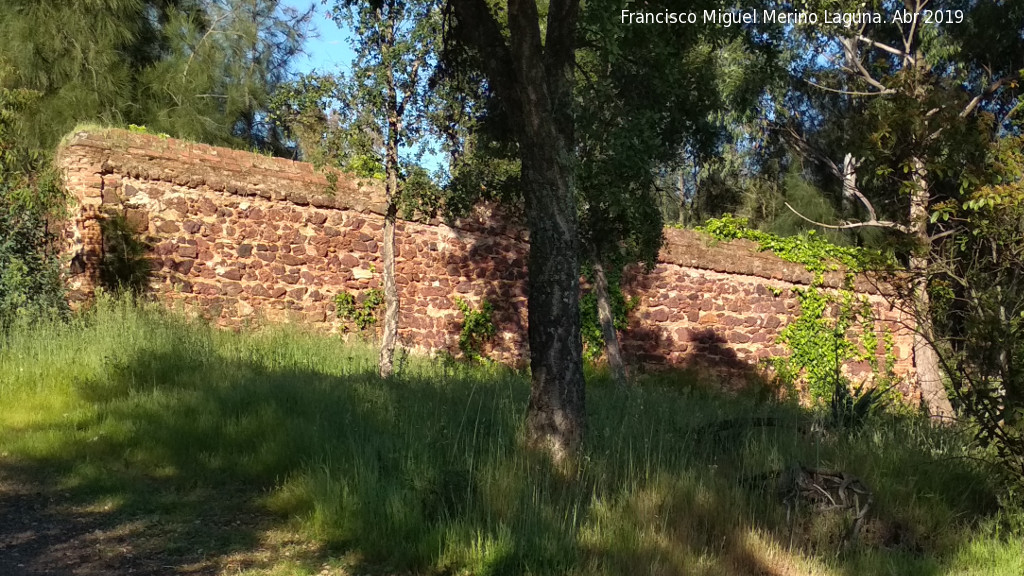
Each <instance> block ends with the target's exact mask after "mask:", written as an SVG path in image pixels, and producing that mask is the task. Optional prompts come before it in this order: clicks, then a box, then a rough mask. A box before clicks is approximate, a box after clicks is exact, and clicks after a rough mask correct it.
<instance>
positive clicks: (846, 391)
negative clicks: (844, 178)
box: [698, 216, 896, 423]
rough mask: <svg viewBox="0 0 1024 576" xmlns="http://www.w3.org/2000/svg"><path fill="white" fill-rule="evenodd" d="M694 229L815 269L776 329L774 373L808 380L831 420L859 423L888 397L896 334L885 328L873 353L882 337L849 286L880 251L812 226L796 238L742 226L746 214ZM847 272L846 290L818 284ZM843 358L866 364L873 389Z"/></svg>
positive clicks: (791, 380) (787, 379)
mask: <svg viewBox="0 0 1024 576" xmlns="http://www.w3.org/2000/svg"><path fill="white" fill-rule="evenodd" d="M698 230H700V231H702V232H704V233H705V234H708V235H710V236H711V237H712V238H715V239H717V240H722V241H728V240H733V239H737V238H745V239H747V240H752V241H754V242H756V243H757V244H758V247H759V248H760V249H761V250H762V251H764V250H770V251H771V252H773V253H775V254H776V255H777V256H779V257H780V258H782V259H783V260H786V261H788V262H794V263H797V264H802V265H803V266H804V267H806V268H807V270H808V271H810V272H813V273H815V280H814V283H813V284H812V285H811V286H810V287H808V288H806V289H802V290H799V289H794V292H796V294H797V298H798V299H799V301H800V313H799V315H798V316H797V317H796V318H795V319H794V320H793V321H792V322H790V323H789V324H788V325H786V326H785V327H784V328H783V329H782V331H781V332H780V333H779V336H778V339H777V342H778V343H780V344H782V345H784V346H785V347H786V348H787V349H788V350H789V351H790V354H789V356H784V357H776V358H773V359H772V360H771V361H770V362H771V365H772V367H773V369H774V370H775V373H776V375H777V377H778V378H779V379H780V380H781V381H782V382H783V383H785V384H787V385H790V386H795V383H796V382H797V381H803V382H805V383H806V385H807V391H808V393H809V395H810V397H811V399H812V401H813V402H814V403H815V404H818V405H824V404H825V403H829V404H830V406H831V410H832V415H833V417H834V420H835V421H837V422H839V423H848V422H849V421H859V420H860V419H862V417H863V416H864V415H866V414H867V413H868V412H870V411H872V410H874V409H875V408H877V407H878V406H881V405H883V404H884V403H885V401H886V400H887V392H888V391H889V390H891V389H892V387H893V385H894V384H895V383H896V376H895V371H894V367H895V360H896V358H895V354H894V348H895V345H894V339H893V335H892V333H891V332H890V331H889V330H884V331H883V332H882V335H881V342H883V344H884V349H885V357H884V361H882V362H879V360H878V358H877V355H876V352H877V350H878V346H879V342H880V337H879V333H878V331H876V328H875V320H876V318H875V315H874V312H873V311H872V309H871V306H870V304H869V303H868V301H867V299H866V298H864V297H863V296H858V295H857V294H855V293H854V292H853V291H852V290H850V289H849V287H850V285H851V284H852V280H853V275H854V274H856V273H857V272H862V271H864V270H868V269H872V268H875V267H878V266H879V265H882V264H888V263H889V262H888V261H887V260H886V259H885V258H884V257H883V256H882V255H881V254H879V253H877V252H873V251H870V250H866V249H863V248H854V247H846V246H836V245H834V244H832V243H830V242H828V241H827V240H825V239H824V238H822V237H821V236H817V235H815V234H814V232H813V231H811V232H808V233H806V234H801V235H799V236H786V237H780V236H775V235H773V234H769V233H767V232H763V231H760V230H754V229H751V228H749V227H748V225H747V220H746V219H745V218H734V217H731V216H726V217H723V218H720V219H713V220H709V221H708V222H707V224H706V225H705V226H704V227H702V228H699V229H698ZM841 269H842V270H845V271H846V274H847V276H846V279H847V288H845V289H840V290H838V291H835V292H832V291H826V290H822V289H821V287H822V284H823V283H824V273H825V272H826V271H835V270H841ZM848 362H866V363H867V364H868V366H870V368H871V371H872V378H871V380H873V383H874V387H873V388H872V389H870V390H866V389H865V386H864V385H865V384H866V382H861V383H859V384H858V386H857V387H856V388H853V387H852V386H851V384H852V383H851V382H850V380H849V379H848V378H847V377H845V376H843V374H842V366H843V365H844V364H846V363H848Z"/></svg>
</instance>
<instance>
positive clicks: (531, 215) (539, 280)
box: [451, 0, 585, 462]
mask: <svg viewBox="0 0 1024 576" xmlns="http://www.w3.org/2000/svg"><path fill="white" fill-rule="evenodd" d="M451 5H452V7H453V9H454V13H455V16H456V20H457V22H458V26H457V29H458V33H459V34H461V35H462V36H464V37H465V38H466V40H467V41H468V42H469V43H470V44H471V45H473V47H474V48H475V51H476V53H477V54H479V57H480V60H481V64H482V65H483V66H484V71H485V72H486V74H487V79H488V84H489V85H490V87H491V88H492V89H493V90H494V92H495V93H496V94H497V95H498V99H499V100H500V101H501V104H502V105H503V106H504V107H506V109H507V110H508V111H509V112H510V114H511V116H512V118H513V123H514V124H515V130H516V137H517V140H518V144H519V155H520V160H521V162H522V169H521V170H522V172H521V182H522V191H523V198H524V200H525V208H526V219H527V225H528V226H529V230H530V256H529V268H530V269H529V277H528V278H529V279H528V290H529V304H528V317H529V340H530V370H531V381H532V382H531V389H530V402H529V405H528V406H527V412H526V434H527V438H526V441H527V442H528V444H529V445H530V446H532V447H534V448H538V449H541V450H543V451H546V452H548V453H549V455H550V456H551V458H552V459H553V460H554V461H555V462H561V461H562V460H563V459H565V458H566V457H567V456H571V455H573V454H574V453H575V452H576V451H577V450H578V449H579V447H580V445H581V443H582V440H583V436H584V432H585V415H584V394H585V392H584V380H583V342H582V340H581V338H580V301H579V297H580V293H579V290H580V286H579V283H580V281H579V260H578V258H579V256H578V252H577V249H578V243H579V239H578V232H577V224H576V199H575V196H574V195H573V179H572V176H573V169H574V160H573V117H572V82H573V70H574V65H575V54H576V52H575V39H576V33H577V30H576V21H577V16H578V12H579V0H550V1H549V2H546V3H545V8H546V17H545V18H546V21H545V24H544V32H543V33H542V32H541V19H540V14H539V11H538V9H537V3H536V0H508V10H507V12H506V13H505V14H504V16H503V17H502V18H501V20H502V21H503V24H499V22H498V19H497V18H495V14H494V12H492V7H491V5H490V4H489V3H488V2H486V0H451ZM506 27H507V30H508V34H507V35H506V34H505V33H504V32H503V31H502V29H503V28H506Z"/></svg>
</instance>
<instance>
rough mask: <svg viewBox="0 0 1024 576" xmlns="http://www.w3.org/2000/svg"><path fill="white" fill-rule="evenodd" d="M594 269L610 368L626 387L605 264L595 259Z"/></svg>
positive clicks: (599, 314)
mask: <svg viewBox="0 0 1024 576" xmlns="http://www.w3.org/2000/svg"><path fill="white" fill-rule="evenodd" d="M593 268H594V291H595V292H596V293H597V320H598V322H600V324H601V336H602V337H603V338H604V351H605V355H606V356H607V357H608V368H610V369H611V371H612V377H613V378H614V379H615V383H616V384H618V385H619V386H623V387H625V386H626V385H627V384H628V383H629V380H628V376H627V374H626V363H625V362H623V361H622V350H621V349H620V348H619V334H618V332H616V330H615V314H614V313H613V312H612V302H611V297H610V296H609V295H608V278H607V277H606V276H605V273H604V264H602V263H601V261H600V260H599V259H598V258H594V263H593Z"/></svg>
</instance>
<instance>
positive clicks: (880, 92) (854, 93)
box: [804, 78, 896, 96]
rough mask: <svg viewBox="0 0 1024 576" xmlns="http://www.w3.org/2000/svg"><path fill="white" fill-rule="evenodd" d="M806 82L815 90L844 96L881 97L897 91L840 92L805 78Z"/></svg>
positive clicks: (887, 89) (886, 89)
mask: <svg viewBox="0 0 1024 576" xmlns="http://www.w3.org/2000/svg"><path fill="white" fill-rule="evenodd" d="M804 82H807V83H808V84H810V85H811V86H814V87H815V88H819V89H821V90H825V91H827V92H835V93H836V94H843V95H844V96H881V95H883V94H895V93H896V91H895V90H892V89H889V88H885V89H884V90H880V91H878V92H855V91H852V90H840V89H838V88H829V87H828V86H822V85H821V84H817V83H815V82H813V81H811V80H808V79H806V78H804ZM883 88H884V87H883Z"/></svg>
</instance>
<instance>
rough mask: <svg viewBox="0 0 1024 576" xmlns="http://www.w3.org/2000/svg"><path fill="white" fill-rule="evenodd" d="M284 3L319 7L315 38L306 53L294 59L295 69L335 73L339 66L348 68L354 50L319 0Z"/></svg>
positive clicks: (288, 0)
mask: <svg viewBox="0 0 1024 576" xmlns="http://www.w3.org/2000/svg"><path fill="white" fill-rule="evenodd" d="M282 5H283V6H289V7H292V8H295V9H297V10H301V11H305V10H308V9H309V8H310V6H312V7H313V8H314V9H315V10H316V14H315V15H314V16H313V22H312V24H313V29H314V30H313V31H314V32H315V33H316V35H317V37H316V38H310V39H309V40H307V41H306V52H307V54H305V55H301V56H299V57H298V58H296V59H295V60H294V62H292V66H293V69H294V70H295V71H296V72H303V73H306V72H311V71H312V70H318V71H320V72H334V71H335V70H337V69H338V68H339V67H340V68H346V67H347V66H348V64H349V62H351V61H352V49H351V48H350V47H349V43H348V35H347V34H346V33H345V32H343V31H342V30H341V29H339V28H338V26H337V25H336V24H335V23H334V22H333V21H332V20H330V19H329V18H328V17H327V7H326V6H324V5H323V3H322V2H320V0H284V2H282Z"/></svg>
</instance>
